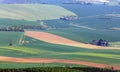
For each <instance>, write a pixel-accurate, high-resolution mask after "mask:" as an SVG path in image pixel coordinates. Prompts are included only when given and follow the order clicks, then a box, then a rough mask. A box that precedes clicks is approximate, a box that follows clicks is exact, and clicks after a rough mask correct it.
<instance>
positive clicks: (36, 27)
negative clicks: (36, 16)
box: [0, 24, 48, 32]
mask: <svg viewBox="0 0 120 72" xmlns="http://www.w3.org/2000/svg"><path fill="white" fill-rule="evenodd" d="M25 29H31V30H47V29H48V26H47V25H45V24H40V25H20V26H7V27H0V31H15V32H24V30H25Z"/></svg>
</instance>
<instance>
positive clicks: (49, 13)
mask: <svg viewBox="0 0 120 72" xmlns="http://www.w3.org/2000/svg"><path fill="white" fill-rule="evenodd" d="M66 15H75V14H74V13H73V12H71V11H68V10H66V9H64V8H63V7H60V6H56V5H43V4H35V5H34V4H2V5H0V18H10V19H20V20H23V19H24V20H31V21H35V20H49V19H59V18H60V17H63V16H66Z"/></svg>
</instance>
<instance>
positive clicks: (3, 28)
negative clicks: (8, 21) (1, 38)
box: [0, 26, 24, 32]
mask: <svg viewBox="0 0 120 72" xmlns="http://www.w3.org/2000/svg"><path fill="white" fill-rule="evenodd" d="M0 31H15V32H24V29H23V28H21V27H16V26H9V27H0Z"/></svg>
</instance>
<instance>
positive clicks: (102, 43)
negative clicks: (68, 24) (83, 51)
mask: <svg viewBox="0 0 120 72" xmlns="http://www.w3.org/2000/svg"><path fill="white" fill-rule="evenodd" d="M91 44H92V45H97V46H110V44H109V42H108V41H106V40H103V39H99V40H92V42H91Z"/></svg>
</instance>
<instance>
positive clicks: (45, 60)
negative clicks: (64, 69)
mask: <svg viewBox="0 0 120 72" xmlns="http://www.w3.org/2000/svg"><path fill="white" fill-rule="evenodd" d="M0 61H6V62H18V63H67V64H79V65H85V66H91V67H98V68H110V67H113V69H114V70H120V67H119V66H111V65H107V64H100V63H93V62H85V61H77V60H62V59H49V58H15V57H5V56H0Z"/></svg>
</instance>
